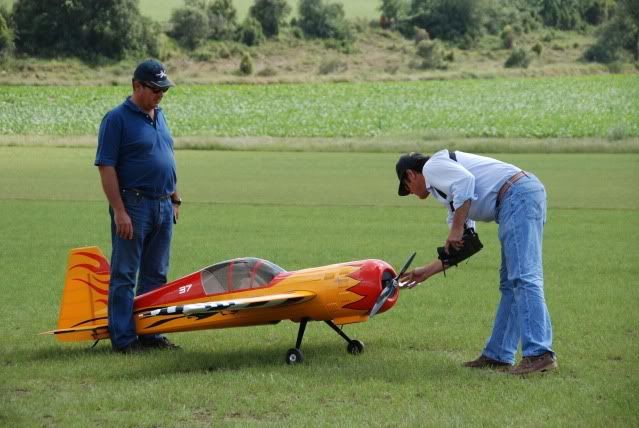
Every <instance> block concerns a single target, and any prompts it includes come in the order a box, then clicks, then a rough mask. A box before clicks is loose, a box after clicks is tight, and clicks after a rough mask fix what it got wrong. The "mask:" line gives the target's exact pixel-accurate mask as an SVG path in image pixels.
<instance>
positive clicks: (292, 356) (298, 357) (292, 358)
mask: <svg viewBox="0 0 639 428" xmlns="http://www.w3.org/2000/svg"><path fill="white" fill-rule="evenodd" d="M306 324H308V318H304V319H302V321H300V328H299V330H298V331H297V341H296V342H295V348H291V349H289V350H288V351H287V352H286V364H298V363H301V362H303V361H304V354H302V351H301V350H300V347H301V346H302V339H303V338H304V331H305V330H306Z"/></svg>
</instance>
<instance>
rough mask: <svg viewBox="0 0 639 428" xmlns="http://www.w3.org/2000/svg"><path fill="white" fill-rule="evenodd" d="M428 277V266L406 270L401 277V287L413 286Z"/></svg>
mask: <svg viewBox="0 0 639 428" xmlns="http://www.w3.org/2000/svg"><path fill="white" fill-rule="evenodd" d="M427 278H428V271H427V269H426V267H425V266H424V267H419V268H415V269H413V270H411V271H408V272H406V273H405V274H404V275H402V276H401V277H400V278H399V286H400V288H413V287H414V286H416V285H417V284H419V283H420V282H423V281H425V280H426V279H427Z"/></svg>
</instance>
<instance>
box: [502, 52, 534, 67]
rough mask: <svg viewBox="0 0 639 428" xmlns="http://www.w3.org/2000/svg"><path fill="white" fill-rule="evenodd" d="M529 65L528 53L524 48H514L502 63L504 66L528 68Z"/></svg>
mask: <svg viewBox="0 0 639 428" xmlns="http://www.w3.org/2000/svg"><path fill="white" fill-rule="evenodd" d="M528 65H530V55H529V54H528V52H527V51H526V49H524V48H515V49H513V51H512V52H511V54H510V56H509V57H508V59H507V60H506V62H505V63H504V67H506V68H515V67H519V68H528Z"/></svg>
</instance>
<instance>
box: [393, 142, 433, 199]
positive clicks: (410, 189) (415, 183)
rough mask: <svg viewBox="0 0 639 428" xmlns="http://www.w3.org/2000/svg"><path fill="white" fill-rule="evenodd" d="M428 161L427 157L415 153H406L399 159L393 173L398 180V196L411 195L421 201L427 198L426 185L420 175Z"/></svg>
mask: <svg viewBox="0 0 639 428" xmlns="http://www.w3.org/2000/svg"><path fill="white" fill-rule="evenodd" d="M428 159H430V158H429V156H425V155H423V154H421V153H417V152H411V153H406V154H403V155H401V156H400V157H399V160H398V161H397V164H396V165H395V171H396V172H397V178H398V179H399V188H398V190H397V194H398V195H399V196H406V195H410V194H411V193H412V194H414V195H416V196H418V197H419V198H421V199H424V198H426V197H427V196H428V192H427V191H426V183H425V182H424V177H423V175H422V170H423V169H424V164H425V163H426V161H428Z"/></svg>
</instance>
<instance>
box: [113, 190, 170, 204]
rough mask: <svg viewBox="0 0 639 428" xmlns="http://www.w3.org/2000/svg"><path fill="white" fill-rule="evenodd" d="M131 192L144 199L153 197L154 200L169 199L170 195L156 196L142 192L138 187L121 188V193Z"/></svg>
mask: <svg viewBox="0 0 639 428" xmlns="http://www.w3.org/2000/svg"><path fill="white" fill-rule="evenodd" d="M127 192H130V193H133V194H134V195H135V196H137V197H139V198H144V199H153V200H155V201H162V200H164V199H171V195H170V194H168V195H161V196H156V195H153V194H150V193H146V192H143V191H141V190H139V189H122V193H127Z"/></svg>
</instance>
